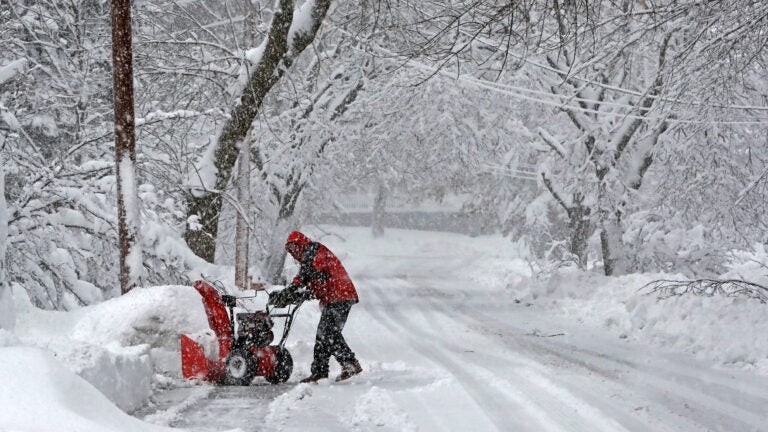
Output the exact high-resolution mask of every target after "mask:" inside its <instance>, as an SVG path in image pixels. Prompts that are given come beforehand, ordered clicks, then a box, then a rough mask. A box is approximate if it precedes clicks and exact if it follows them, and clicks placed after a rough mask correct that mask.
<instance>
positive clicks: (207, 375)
mask: <svg viewBox="0 0 768 432" xmlns="http://www.w3.org/2000/svg"><path fill="white" fill-rule="evenodd" d="M194 287H195V289H196V290H197V292H199V293H200V295H201V296H202V297H203V306H204V307H205V314H206V315H207V316H208V325H210V327H211V329H212V330H213V332H214V333H215V334H216V339H217V341H218V346H219V352H218V358H214V359H211V358H210V357H211V354H210V353H209V355H208V356H206V353H205V349H204V348H203V346H202V345H201V344H199V343H198V342H196V341H195V340H193V339H192V338H190V337H189V336H187V335H184V334H182V335H181V372H182V375H183V376H184V378H187V379H193V378H194V379H199V380H202V381H210V382H214V383H216V384H226V385H249V384H250V383H251V381H253V378H254V377H256V376H263V377H264V379H266V380H267V381H268V382H270V383H272V384H280V383H283V382H285V381H287V380H288V377H290V376H291V372H293V359H292V358H291V353H289V352H288V350H287V349H285V346H284V345H285V341H286V339H287V338H288V333H289V331H290V329H291V324H293V318H294V316H295V315H296V311H297V310H298V309H299V306H301V303H299V304H296V305H293V306H288V307H287V310H286V311H285V312H284V313H273V311H271V310H270V308H269V306H268V305H267V307H266V310H259V311H256V312H244V313H238V314H237V315H236V316H235V315H234V308H235V306H236V305H237V300H239V299H243V298H253V297H235V296H232V295H227V294H224V295H222V294H220V293H219V291H218V290H217V289H216V288H215V287H214V285H213V284H210V283H208V282H206V281H202V280H198V281H195V283H194ZM227 310H229V313H227ZM233 318H234V319H233ZM273 318H284V319H285V325H284V327H283V336H282V338H281V339H280V342H279V343H278V344H277V345H270V343H272V341H273V340H274V337H275V336H274V333H273V332H272V327H273V325H274V321H273ZM235 320H236V321H237V328H238V331H237V333H236V332H235ZM213 356H214V357H215V354H214V355H213Z"/></svg>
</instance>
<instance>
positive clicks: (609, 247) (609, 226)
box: [600, 210, 626, 276]
mask: <svg viewBox="0 0 768 432" xmlns="http://www.w3.org/2000/svg"><path fill="white" fill-rule="evenodd" d="M600 213H601V215H600V248H601V250H602V254H603V272H604V273H605V275H606V276H620V275H622V274H624V273H625V271H626V256H625V251H624V243H623V240H622V236H623V234H624V230H623V228H622V227H621V219H620V217H619V216H618V215H615V214H611V213H610V212H608V211H606V210H600Z"/></svg>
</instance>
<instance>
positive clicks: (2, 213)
mask: <svg viewBox="0 0 768 432" xmlns="http://www.w3.org/2000/svg"><path fill="white" fill-rule="evenodd" d="M4 166H5V161H3V160H0V328H2V329H6V330H9V331H12V330H13V329H14V327H15V324H16V314H15V311H14V308H13V299H12V298H11V286H10V284H9V283H8V280H7V278H8V276H7V274H6V272H5V250H6V245H7V243H8V206H7V204H6V202H5V169H4V168H3V167H4Z"/></svg>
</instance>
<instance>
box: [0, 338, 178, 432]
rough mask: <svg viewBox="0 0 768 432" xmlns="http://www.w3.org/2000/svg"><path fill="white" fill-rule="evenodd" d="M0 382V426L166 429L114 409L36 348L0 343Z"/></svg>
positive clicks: (12, 428) (94, 430)
mask: <svg viewBox="0 0 768 432" xmlns="http://www.w3.org/2000/svg"><path fill="white" fill-rule="evenodd" d="M0 337H1V336H0ZM0 382H2V383H3V385H2V386H0V414H1V415H0V430H4V431H5V430H10V431H31V430H35V431H79V432H91V431H92V432H105V431H139V430H140V431H167V430H170V429H166V428H162V427H157V426H153V425H150V424H148V423H144V422H142V421H139V420H137V419H135V418H133V417H131V416H129V415H128V414H125V413H124V412H122V411H120V410H119V409H118V408H117V407H115V406H114V405H113V404H112V403H111V402H110V401H109V400H108V399H107V398H105V397H104V395H102V394H101V393H100V392H99V391H97V390H96V389H94V388H93V387H92V386H91V385H89V384H88V383H87V382H86V381H85V380H83V379H82V378H80V377H78V376H77V375H75V374H74V373H72V372H71V371H70V370H68V369H67V368H65V367H64V366H63V365H62V364H61V362H60V361H58V360H56V359H55V358H53V357H51V355H50V354H48V353H45V352H43V351H42V350H39V349H35V348H26V347H5V348H0ZM41 410H42V411H41Z"/></svg>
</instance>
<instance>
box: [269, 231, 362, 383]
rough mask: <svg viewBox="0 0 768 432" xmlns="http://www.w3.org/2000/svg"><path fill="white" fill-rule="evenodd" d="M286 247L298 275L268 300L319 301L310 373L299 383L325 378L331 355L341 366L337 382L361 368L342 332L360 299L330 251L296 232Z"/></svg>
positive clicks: (280, 304)
mask: <svg viewBox="0 0 768 432" xmlns="http://www.w3.org/2000/svg"><path fill="white" fill-rule="evenodd" d="M285 250H286V251H287V252H288V253H289V254H291V256H292V257H293V258H294V259H295V260H296V261H298V262H299V264H300V268H299V274H298V275H296V277H294V278H293V281H292V282H291V284H290V285H288V287H286V288H285V289H284V290H281V291H275V292H272V293H271V294H270V295H269V303H270V304H272V305H274V306H276V307H284V306H286V305H288V304H291V303H297V302H299V301H304V300H309V299H313V298H316V299H318V300H319V301H320V310H321V312H320V322H319V323H318V325H317V335H316V337H315V348H314V359H313V361H312V369H311V372H312V374H311V375H310V376H309V377H307V378H304V379H303V380H301V382H317V381H319V380H321V379H325V378H328V362H329V361H330V358H331V356H332V355H333V356H334V357H335V358H336V361H338V362H339V364H340V365H341V374H340V375H339V376H338V377H336V381H342V380H345V379H348V378H350V377H352V376H354V375H357V374H359V373H360V372H362V371H363V368H362V367H361V366H360V362H358V361H357V359H356V358H355V353H354V352H352V350H351V349H350V348H349V345H347V342H346V341H345V340H344V336H342V334H341V331H342V329H343V328H344V324H345V323H346V322H347V317H348V316H349V311H350V309H351V308H352V305H354V304H355V303H357V302H358V301H359V300H360V299H359V298H358V296H357V290H355V285H354V284H353V283H352V279H350V278H349V275H348V274H347V271H346V270H345V269H344V266H342V265H341V261H339V259H338V258H336V255H334V254H333V252H331V251H330V250H329V249H328V248H327V247H325V246H324V245H322V244H320V243H318V242H313V241H312V240H310V239H309V237H307V236H305V235H304V234H302V233H300V232H298V231H294V232H292V233H291V234H290V235H289V236H288V240H287V241H286V242H285Z"/></svg>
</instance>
